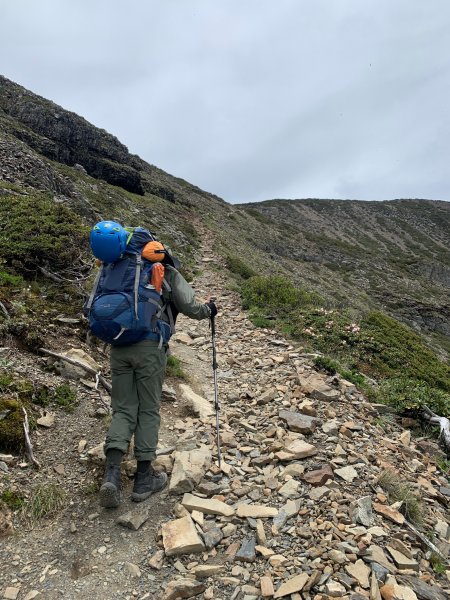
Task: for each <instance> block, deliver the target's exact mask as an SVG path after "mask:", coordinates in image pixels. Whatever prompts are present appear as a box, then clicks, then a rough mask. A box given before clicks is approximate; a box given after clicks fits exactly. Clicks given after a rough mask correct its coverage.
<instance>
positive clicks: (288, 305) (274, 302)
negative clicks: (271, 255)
mask: <svg viewBox="0 0 450 600" xmlns="http://www.w3.org/2000/svg"><path fill="white" fill-rule="evenodd" d="M320 300H321V299H320V297H319V296H318V295H317V294H314V293H312V292H307V291H306V290H302V289H300V288H298V287H296V286H295V285H294V284H293V283H292V282H291V281H289V279H287V278H286V277H283V276H281V275H272V276H269V277H262V276H259V275H258V276H256V277H251V278H250V279H248V280H247V281H245V282H244V284H243V286H242V303H243V306H244V308H249V309H254V308H256V309H260V310H261V309H262V310H264V312H265V315H266V316H267V317H268V316H275V317H278V318H280V319H282V320H283V319H284V320H286V321H288V320H289V319H291V318H292V317H293V316H294V317H295V311H297V310H299V309H300V308H303V307H306V306H312V305H315V304H317V303H318V302H320Z"/></svg>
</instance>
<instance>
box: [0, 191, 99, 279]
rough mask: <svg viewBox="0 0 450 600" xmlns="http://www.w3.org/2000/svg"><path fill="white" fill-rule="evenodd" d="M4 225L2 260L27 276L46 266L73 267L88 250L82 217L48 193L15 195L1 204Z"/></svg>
mask: <svg viewBox="0 0 450 600" xmlns="http://www.w3.org/2000/svg"><path fill="white" fill-rule="evenodd" d="M0 222H1V223H2V228H1V230H0V258H2V259H3V260H4V261H5V262H6V264H7V265H8V266H10V267H13V268H14V270H15V271H16V273H19V274H23V275H24V276H27V274H28V275H29V271H30V270H35V269H36V267H38V266H43V265H45V264H49V265H51V267H52V269H54V270H56V271H57V270H60V269H65V268H68V267H71V266H73V264H74V262H75V261H76V260H77V258H78V253H79V250H80V249H81V248H83V247H85V248H86V250H87V244H88V235H87V229H86V228H85V227H84V226H83V225H82V224H81V220H80V218H79V217H78V216H77V215H75V214H74V213H73V212H71V211H70V210H69V209H68V208H67V207H66V206H65V205H64V204H61V203H57V202H55V201H54V200H53V198H52V197H51V196H49V195H47V194H36V195H30V196H11V197H10V198H8V202H2V203H1V204H0Z"/></svg>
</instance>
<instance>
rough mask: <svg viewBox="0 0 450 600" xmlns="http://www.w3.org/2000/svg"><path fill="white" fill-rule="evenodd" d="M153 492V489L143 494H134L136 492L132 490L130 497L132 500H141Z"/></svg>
mask: <svg viewBox="0 0 450 600" xmlns="http://www.w3.org/2000/svg"><path fill="white" fill-rule="evenodd" d="M154 493H155V492H154V491H153V490H152V491H151V492H145V493H144V494H136V492H133V493H132V494H131V499H132V500H133V502H142V501H143V500H147V498H150V496H151V495H152V494H154Z"/></svg>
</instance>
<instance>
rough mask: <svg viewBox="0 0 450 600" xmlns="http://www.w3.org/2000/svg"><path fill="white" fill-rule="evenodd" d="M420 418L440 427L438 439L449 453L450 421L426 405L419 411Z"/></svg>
mask: <svg viewBox="0 0 450 600" xmlns="http://www.w3.org/2000/svg"><path fill="white" fill-rule="evenodd" d="M421 418H422V419H423V420H424V421H426V422H427V423H430V425H438V426H439V428H440V434H439V440H440V441H441V443H442V445H443V446H444V449H445V451H446V452H447V454H450V421H449V420H448V419H447V418H446V417H440V416H439V415H437V414H436V413H434V412H433V411H432V410H430V409H429V408H428V407H427V406H425V407H424V408H423V410H422V412H421Z"/></svg>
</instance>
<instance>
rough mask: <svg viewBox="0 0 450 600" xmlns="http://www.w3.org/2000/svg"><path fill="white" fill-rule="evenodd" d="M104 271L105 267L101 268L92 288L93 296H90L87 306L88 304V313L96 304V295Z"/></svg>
mask: <svg viewBox="0 0 450 600" xmlns="http://www.w3.org/2000/svg"><path fill="white" fill-rule="evenodd" d="M102 270H103V267H99V269H98V272H97V275H96V277H95V281H94V285H93V287H92V292H91V295H90V296H89V300H88V301H87V304H86V310H87V311H90V310H91V306H92V303H93V302H94V298H95V294H96V292H97V288H98V282H99V281H100V277H101V276H102Z"/></svg>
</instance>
